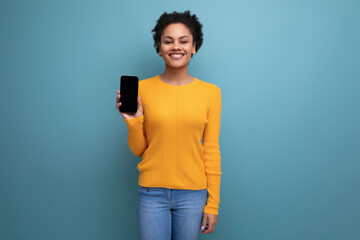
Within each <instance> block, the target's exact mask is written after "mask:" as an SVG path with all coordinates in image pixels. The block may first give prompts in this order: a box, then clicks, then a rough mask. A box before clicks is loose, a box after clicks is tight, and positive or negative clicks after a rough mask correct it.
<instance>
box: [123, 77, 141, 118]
mask: <svg viewBox="0 0 360 240" xmlns="http://www.w3.org/2000/svg"><path fill="white" fill-rule="evenodd" d="M138 89H139V78H138V77H137V76H125V75H123V76H121V78H120V102H121V106H120V112H129V113H136V111H137V98H138Z"/></svg>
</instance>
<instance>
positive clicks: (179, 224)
mask: <svg viewBox="0 0 360 240" xmlns="http://www.w3.org/2000/svg"><path fill="white" fill-rule="evenodd" d="M152 32H154V35H153V37H154V42H155V48H156V51H157V53H158V54H159V55H160V56H161V57H162V58H163V60H164V62H165V71H164V73H162V74H160V75H157V76H155V77H152V78H148V79H144V80H142V81H140V82H139V97H138V110H137V112H136V113H135V114H128V113H121V115H122V116H123V118H124V120H125V122H126V124H127V128H128V134H129V135H128V144H129V148H130V149H131V151H132V152H133V153H134V154H135V155H136V156H139V157H142V160H141V161H140V163H139V164H138V165H137V167H138V170H139V173H140V175H139V182H138V183H139V190H138V202H137V217H138V227H139V232H140V239H156V240H159V239H166V240H167V239H170V238H171V239H181V240H184V239H185V240H191V239H198V236H199V233H200V231H201V230H202V233H212V232H213V231H214V229H215V225H216V223H217V220H218V209H219V203H220V176H221V164H220V159H221V157H220V147H219V132H220V118H221V91H220V89H219V88H218V87H217V86H216V85H214V84H211V83H207V82H204V81H201V80H199V79H197V78H195V77H193V76H190V75H189V73H188V65H189V61H190V59H191V57H192V56H193V55H194V54H196V52H197V51H198V50H199V49H200V47H201V44H202V41H203V37H202V36H203V33H202V25H201V24H200V22H199V21H198V18H197V17H196V15H195V14H194V15H191V14H190V12H189V11H185V12H183V13H178V12H173V13H171V14H168V13H163V14H162V15H161V16H160V18H159V19H158V21H157V24H156V26H155V28H154V29H153V30H152ZM119 100H120V91H119V90H117V98H116V103H117V104H116V108H117V110H118V111H119V107H120V105H121V102H119ZM119 112H120V111H119ZM201 140H202V143H201Z"/></svg>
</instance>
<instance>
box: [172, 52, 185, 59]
mask: <svg viewBox="0 0 360 240" xmlns="http://www.w3.org/2000/svg"><path fill="white" fill-rule="evenodd" d="M169 56H170V57H171V58H172V59H175V60H177V59H180V58H182V57H183V56H184V54H182V53H170V54H169Z"/></svg>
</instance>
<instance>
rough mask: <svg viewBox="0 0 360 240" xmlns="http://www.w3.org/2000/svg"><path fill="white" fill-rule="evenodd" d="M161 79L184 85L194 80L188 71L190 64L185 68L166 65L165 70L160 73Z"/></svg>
mask: <svg viewBox="0 0 360 240" xmlns="http://www.w3.org/2000/svg"><path fill="white" fill-rule="evenodd" d="M160 77H161V79H162V80H163V81H165V82H167V83H169V84H172V85H184V84H186V83H189V82H191V81H192V77H191V76H190V75H189V73H188V65H187V66H185V67H183V68H170V67H168V66H166V67H165V72H164V73H162V74H161V75H160Z"/></svg>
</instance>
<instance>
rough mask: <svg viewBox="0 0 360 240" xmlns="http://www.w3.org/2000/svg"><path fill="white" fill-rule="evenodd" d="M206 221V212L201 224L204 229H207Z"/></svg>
mask: <svg viewBox="0 0 360 240" xmlns="http://www.w3.org/2000/svg"><path fill="white" fill-rule="evenodd" d="M206 222H207V215H206V214H204V215H203V219H202V224H201V228H202V230H205V228H206Z"/></svg>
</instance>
